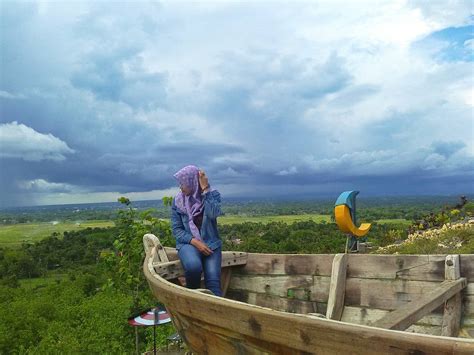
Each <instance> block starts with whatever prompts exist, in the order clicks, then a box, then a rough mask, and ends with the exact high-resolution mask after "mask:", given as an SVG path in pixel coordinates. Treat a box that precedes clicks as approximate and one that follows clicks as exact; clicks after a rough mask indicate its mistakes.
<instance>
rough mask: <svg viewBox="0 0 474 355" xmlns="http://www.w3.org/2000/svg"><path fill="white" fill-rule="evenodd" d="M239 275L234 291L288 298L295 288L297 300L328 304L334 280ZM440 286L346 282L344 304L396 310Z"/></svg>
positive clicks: (401, 282)
mask: <svg viewBox="0 0 474 355" xmlns="http://www.w3.org/2000/svg"><path fill="white" fill-rule="evenodd" d="M239 268H240V267H239ZM238 272H239V271H238V270H237V271H233V276H232V280H231V282H230V285H229V287H230V288H231V289H235V290H238V289H242V290H248V291H252V292H258V293H267V294H272V295H277V296H280V297H286V296H287V295H288V290H289V289H293V296H294V297H295V298H298V299H303V300H306V299H308V298H309V300H311V301H317V302H325V303H326V302H328V297H329V286H330V278H329V277H327V276H310V275H296V276H283V275H267V276H263V275H244V274H239V273H238ZM438 285H439V282H424V281H407V280H390V279H384V280H377V279H360V278H350V279H346V293H345V302H344V303H345V305H346V306H362V307H367V308H378V309H385V310H394V309H397V308H399V307H400V306H403V305H405V304H407V303H410V302H412V301H415V300H416V299H417V298H419V297H420V296H421V295H423V294H425V293H427V292H430V291H432V290H433V289H435V288H436V287H437V286H438ZM436 311H437V310H436ZM439 311H440V312H441V311H442V310H441V309H440V310H439Z"/></svg>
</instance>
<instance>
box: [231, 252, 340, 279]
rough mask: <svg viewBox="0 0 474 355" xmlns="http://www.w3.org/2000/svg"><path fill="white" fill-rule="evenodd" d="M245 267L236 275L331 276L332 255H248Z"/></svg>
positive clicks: (237, 271)
mask: <svg viewBox="0 0 474 355" xmlns="http://www.w3.org/2000/svg"><path fill="white" fill-rule="evenodd" d="M248 255H249V257H248V261H247V264H246V265H245V267H242V268H239V270H235V272H236V273H241V274H248V275H321V276H331V265H332V260H333V259H334V255H332V254H317V255H315V254H307V255H304V254H299V255H298V254H250V253H249V254H248Z"/></svg>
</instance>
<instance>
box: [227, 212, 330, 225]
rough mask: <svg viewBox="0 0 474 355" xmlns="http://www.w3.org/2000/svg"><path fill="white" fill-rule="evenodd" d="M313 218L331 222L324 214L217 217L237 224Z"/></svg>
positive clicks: (318, 221)
mask: <svg viewBox="0 0 474 355" xmlns="http://www.w3.org/2000/svg"><path fill="white" fill-rule="evenodd" d="M309 220H313V221H314V222H316V223H321V222H328V223H330V222H331V216H328V215H324V214H297V215H282V216H246V215H224V216H222V217H219V223H222V224H238V223H245V222H253V223H270V222H284V223H288V224H290V223H293V222H300V221H309Z"/></svg>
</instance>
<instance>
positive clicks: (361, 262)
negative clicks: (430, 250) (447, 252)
mask: <svg viewBox="0 0 474 355" xmlns="http://www.w3.org/2000/svg"><path fill="white" fill-rule="evenodd" d="M444 259H445V257H444V256H440V255H373V254H371V255H360V254H351V255H350V256H349V263H348V264H349V267H348V271H347V277H357V278H373V279H403V280H413V281H417V280H419V281H443V280H444Z"/></svg>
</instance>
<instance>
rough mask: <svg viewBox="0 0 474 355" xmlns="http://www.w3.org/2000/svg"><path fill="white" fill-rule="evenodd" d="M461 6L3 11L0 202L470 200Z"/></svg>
mask: <svg viewBox="0 0 474 355" xmlns="http://www.w3.org/2000/svg"><path fill="white" fill-rule="evenodd" d="M473 13H474V9H473V5H472V2H470V1H444V0H443V1H441V0H439V1H393V0H389V1H377V2H374V1H329V0H327V1H305V2H299V1H297V2H293V1H291V2H290V1H278V2H273V1H252V2H250V1H245V2H230V1H219V2H217V1H216V2H185V1H163V2H162V1H150V2H148V1H135V2H104V1H91V2H82V1H80V2H79V1H68V2H60V1H59V2H51V1H37V2H24V1H8V0H7V1H2V2H0V20H1V21H0V51H1V67H0V70H1V72H0V74H1V76H0V196H1V197H0V199H1V201H0V206H3V207H5V206H26V205H44V204H65V203H86V202H108V201H116V199H117V197H119V196H122V195H124V196H128V197H129V198H131V199H132V200H147V199H159V198H161V197H163V196H172V195H174V194H176V193H177V192H178V187H177V183H176V180H175V179H174V178H173V174H174V173H175V172H176V171H177V170H179V169H180V168H182V167H183V166H185V165H189V164H194V165H196V166H198V167H200V168H201V169H203V170H204V171H206V173H207V175H208V177H209V182H210V184H211V186H212V188H216V189H218V190H219V191H220V192H221V194H222V196H223V198H225V197H227V196H229V197H247V198H249V199H255V198H261V197H265V198H268V197H270V198H272V197H284V196H294V197H303V196H304V197H318V196H325V197H331V196H334V199H336V198H337V196H338V194H339V193H340V192H342V191H345V190H359V191H361V195H360V196H364V195H365V196H376V195H418V194H420V195H446V194H448V195H451V194H472V193H474V126H473V125H474V120H473V110H474V89H473V81H474V67H473V60H474V39H473V23H474V15H473Z"/></svg>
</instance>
